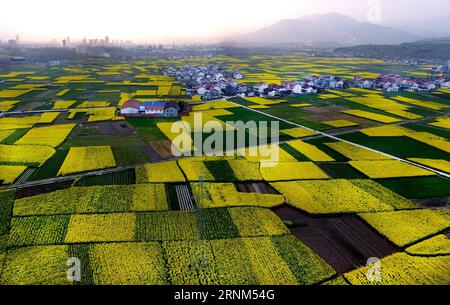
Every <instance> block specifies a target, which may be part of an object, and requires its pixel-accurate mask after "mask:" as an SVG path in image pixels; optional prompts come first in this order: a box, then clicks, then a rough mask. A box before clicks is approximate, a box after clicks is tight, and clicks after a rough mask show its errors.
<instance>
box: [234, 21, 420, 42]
mask: <svg viewBox="0 0 450 305" xmlns="http://www.w3.org/2000/svg"><path fill="white" fill-rule="evenodd" d="M419 38H420V37H419V36H415V35H412V34H409V33H407V32H405V31H402V30H397V29H394V28H390V27H386V26H382V25H376V24H372V23H368V22H358V21H356V20H354V19H352V18H350V17H348V16H345V15H341V14H336V13H331V14H325V15H313V16H308V17H305V18H302V19H286V20H282V21H279V22H277V23H275V24H273V25H271V26H268V27H265V28H262V29H260V30H257V31H255V32H253V33H249V34H245V35H242V36H240V37H239V38H238V40H239V41H240V42H246V43H254V44H271V45H274V44H279V43H283V44H287V43H288V44H292V43H297V44H303V45H306V46H318V47H319V46H335V47H338V46H354V45H361V44H399V43H403V42H410V41H414V40H417V39H419Z"/></svg>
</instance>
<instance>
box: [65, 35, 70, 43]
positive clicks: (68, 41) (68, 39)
mask: <svg viewBox="0 0 450 305" xmlns="http://www.w3.org/2000/svg"><path fill="white" fill-rule="evenodd" d="M66 42H67V44H68V45H69V44H70V37H69V36H67V39H66Z"/></svg>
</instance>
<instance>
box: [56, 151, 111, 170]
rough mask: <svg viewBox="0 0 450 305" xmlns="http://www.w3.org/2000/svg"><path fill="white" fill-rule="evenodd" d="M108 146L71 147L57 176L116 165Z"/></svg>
mask: <svg viewBox="0 0 450 305" xmlns="http://www.w3.org/2000/svg"><path fill="white" fill-rule="evenodd" d="M116 166H117V164H116V160H115V159H114V154H113V152H112V150H111V147H110V146H90V147H71V148H70V150H69V154H68V155H67V157H66V159H65V160H64V163H63V165H62V166H61V168H60V169H59V171H58V176H63V175H69V174H74V173H81V172H88V171H94V170H100V169H105V168H111V167H116Z"/></svg>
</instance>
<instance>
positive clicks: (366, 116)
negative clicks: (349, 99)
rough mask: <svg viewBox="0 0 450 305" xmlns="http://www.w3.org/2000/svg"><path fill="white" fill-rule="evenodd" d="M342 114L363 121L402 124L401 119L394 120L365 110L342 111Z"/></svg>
mask: <svg viewBox="0 0 450 305" xmlns="http://www.w3.org/2000/svg"><path fill="white" fill-rule="evenodd" d="M342 113H345V114H349V115H353V116H356V117H360V118H363V119H368V120H371V121H375V122H380V123H397V122H401V120H400V119H396V118H393V117H390V116H387V115H383V114H378V113H373V112H368V111H364V110H345V111H342Z"/></svg>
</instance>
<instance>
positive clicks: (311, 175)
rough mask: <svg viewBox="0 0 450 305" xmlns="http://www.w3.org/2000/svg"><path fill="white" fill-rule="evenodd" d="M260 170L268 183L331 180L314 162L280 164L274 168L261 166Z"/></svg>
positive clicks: (276, 164)
mask: <svg viewBox="0 0 450 305" xmlns="http://www.w3.org/2000/svg"><path fill="white" fill-rule="evenodd" d="M260 170H261V174H262V176H263V178H264V180H266V181H289V180H313V179H329V177H328V175H327V174H325V173H324V172H323V171H322V170H321V169H320V168H319V167H318V166H317V165H315V164H314V163H312V162H278V163H275V166H274V167H267V166H261V168H260Z"/></svg>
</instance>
